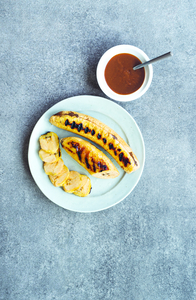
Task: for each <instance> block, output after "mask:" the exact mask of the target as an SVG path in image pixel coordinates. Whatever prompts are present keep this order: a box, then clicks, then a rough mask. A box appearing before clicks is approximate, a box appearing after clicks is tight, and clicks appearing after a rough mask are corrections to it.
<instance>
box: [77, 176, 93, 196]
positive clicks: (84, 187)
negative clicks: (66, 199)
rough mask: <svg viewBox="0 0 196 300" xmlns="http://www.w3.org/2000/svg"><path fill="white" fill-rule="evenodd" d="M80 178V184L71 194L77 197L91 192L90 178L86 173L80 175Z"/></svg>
mask: <svg viewBox="0 0 196 300" xmlns="http://www.w3.org/2000/svg"><path fill="white" fill-rule="evenodd" d="M81 180H82V184H81V186H80V187H79V188H78V189H77V190H75V191H74V192H73V194H74V195H76V196H79V197H86V196H88V195H89V194H90V192H91V180H90V178H89V177H88V176H86V175H81Z"/></svg>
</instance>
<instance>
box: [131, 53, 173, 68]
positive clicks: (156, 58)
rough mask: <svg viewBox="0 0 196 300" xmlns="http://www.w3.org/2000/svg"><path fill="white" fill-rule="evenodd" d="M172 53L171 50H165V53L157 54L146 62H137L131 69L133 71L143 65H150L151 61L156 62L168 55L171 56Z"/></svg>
mask: <svg viewBox="0 0 196 300" xmlns="http://www.w3.org/2000/svg"><path fill="white" fill-rule="evenodd" d="M172 55H173V54H172V53H171V52H167V53H165V54H163V55H161V56H158V57H155V58H153V59H151V60H148V61H146V62H145V63H143V64H139V65H137V66H135V67H133V70H134V71H135V70H138V69H141V68H143V67H145V66H147V65H150V64H152V63H154V62H157V61H159V60H162V59H165V58H168V57H170V56H172Z"/></svg>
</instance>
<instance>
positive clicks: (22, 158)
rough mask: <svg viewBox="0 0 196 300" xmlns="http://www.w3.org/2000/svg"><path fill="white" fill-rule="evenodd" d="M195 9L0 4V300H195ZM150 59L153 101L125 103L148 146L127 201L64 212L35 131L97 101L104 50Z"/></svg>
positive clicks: (38, 0)
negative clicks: (51, 196) (36, 159)
mask: <svg viewBox="0 0 196 300" xmlns="http://www.w3.org/2000/svg"><path fill="white" fill-rule="evenodd" d="M195 11H196V2H195V1H194V0H190V1H187V0H181V1H176V0H175V1H174V0H170V1H168V0H166V1H159V0H158V1H155V0H153V1H142V0H138V1H134V0H131V1H128V0H117V1H114V0H107V1H105V0H96V1H90V0H83V1H79V0H73V1H68V0H67V1H66V0H59V1H56V0H35V1H25V0H17V1H16V0H6V1H5V0H1V1H0V28H1V30H0V93H1V110H0V111H1V117H0V122H1V123H0V125H1V135H0V140H1V151H0V152H1V165H0V181H1V187H0V203H1V204H0V217H1V220H0V300H27V299H28V300H39V299H40V300H87V299H90V300H99V299H112V300H124V299H126V300H168V299H170V300H193V299H196V188H195V182H196V178H195V177H196V176H195V169H196V153H195V152H196V151H195V144H196V141H195V115H196V111H195V109H196V97H195V95H196V30H195V28H196V22H195ZM118 44H132V45H135V46H137V47H139V48H141V49H142V50H144V51H145V52H146V54H147V55H148V56H149V57H150V58H153V57H155V56H158V55H161V54H163V53H165V52H168V51H173V53H174V56H173V58H172V59H168V60H167V61H166V60H165V61H162V62H159V63H156V64H155V65H154V77H153V81H152V85H151V87H150V89H149V90H148V92H147V93H146V94H145V95H144V96H143V97H142V98H140V99H139V100H135V101H133V102H132V103H124V104H120V103H119V104H120V105H122V107H124V108H125V109H126V110H127V111H128V112H129V113H130V114H131V115H132V116H133V117H134V119H135V120H136V122H137V123H138V125H139V127H140V129H141V132H142V134H143V137H144V141H145V146H146V163H145V168H144V172H143V175H142V177H141V180H140V182H139V183H138V185H137V187H136V188H135V189H134V191H133V192H132V193H131V194H130V195H129V196H128V197H127V198H126V199H125V200H124V201H122V202H121V203H119V204H118V205H116V206H114V207H112V208H110V209H108V210H105V211H101V212H98V213H91V214H81V213H74V212H70V211H67V210H64V209H62V208H60V207H58V206H57V205H55V204H54V203H52V202H51V201H49V200H48V199H47V198H46V197H45V196H44V195H43V194H42V192H41V191H40V190H39V188H38V187H37V186H36V184H35V182H34V180H33V178H32V176H31V174H30V171H29V168H28V162H27V150H28V142H29V137H30V134H31V131H32V129H33V127H34V125H35V123H36V121H37V120H38V119H39V118H40V117H41V115H42V114H43V113H44V112H45V111H46V110H47V109H48V108H50V107H51V106H52V105H54V104H55V103H57V102H58V101H60V100H62V99H64V98H67V97H70V96H75V95H85V94H87V95H88V94H90V95H98V96H104V95H103V93H102V92H101V91H100V89H99V87H98V85H97V82H96V77H95V70H96V65H97V62H98V60H99V58H100V56H101V55H102V54H103V53H104V52H105V51H106V50H107V49H109V48H110V47H112V46H115V45H118Z"/></svg>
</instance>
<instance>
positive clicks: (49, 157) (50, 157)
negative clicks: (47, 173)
mask: <svg viewBox="0 0 196 300" xmlns="http://www.w3.org/2000/svg"><path fill="white" fill-rule="evenodd" d="M39 157H40V158H41V160H42V161H43V162H47V163H54V162H55V161H57V160H59V158H61V149H60V148H59V149H58V151H57V152H56V153H48V152H46V151H44V150H43V149H40V150H39Z"/></svg>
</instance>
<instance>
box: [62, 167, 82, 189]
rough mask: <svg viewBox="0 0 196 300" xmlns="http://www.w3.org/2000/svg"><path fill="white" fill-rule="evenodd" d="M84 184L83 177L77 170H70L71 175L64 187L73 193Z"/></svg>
mask: <svg viewBox="0 0 196 300" xmlns="http://www.w3.org/2000/svg"><path fill="white" fill-rule="evenodd" d="M81 185H82V177H81V175H80V173H78V172H77V171H70V172H69V177H68V178H67V180H66V182H65V184H64V185H63V189H64V191H65V192H67V193H73V192H74V191H75V190H77V189H79V188H80V186H81Z"/></svg>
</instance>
